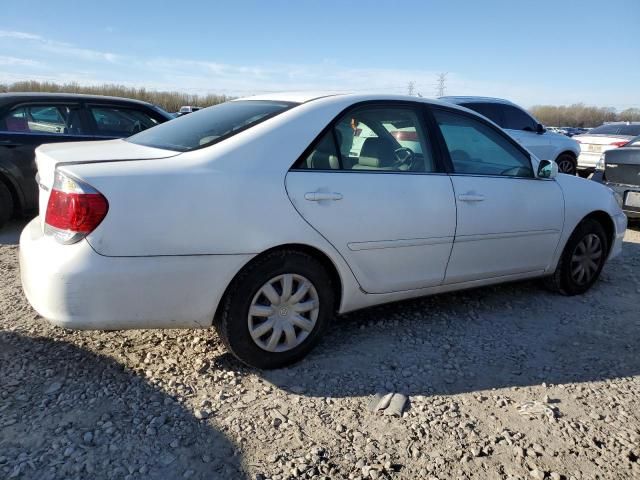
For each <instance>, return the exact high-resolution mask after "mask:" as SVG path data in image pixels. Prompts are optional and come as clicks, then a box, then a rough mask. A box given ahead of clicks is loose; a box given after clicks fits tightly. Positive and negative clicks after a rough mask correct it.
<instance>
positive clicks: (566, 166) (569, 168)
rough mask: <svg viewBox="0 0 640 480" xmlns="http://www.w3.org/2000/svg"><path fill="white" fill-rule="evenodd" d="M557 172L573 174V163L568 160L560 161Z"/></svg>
mask: <svg viewBox="0 0 640 480" xmlns="http://www.w3.org/2000/svg"><path fill="white" fill-rule="evenodd" d="M558 170H559V171H560V172H562V173H573V163H572V162H571V161H570V160H560V162H559V163H558Z"/></svg>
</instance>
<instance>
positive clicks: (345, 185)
mask: <svg viewBox="0 0 640 480" xmlns="http://www.w3.org/2000/svg"><path fill="white" fill-rule="evenodd" d="M361 134H363V136H364V137H365V138H364V139H361V138H359V137H360V135H361ZM398 138H400V139H402V143H401V141H399V140H398ZM406 138H410V139H411V142H405V141H404V139H406ZM286 188H287V192H288V194H289V197H290V199H291V201H292V203H293V205H294V206H295V208H296V209H297V210H298V212H299V213H300V214H301V215H302V216H303V217H304V218H305V220H306V221H307V222H308V223H309V224H310V225H311V226H312V227H313V228H315V229H316V230H317V231H318V232H319V233H320V234H321V235H322V236H324V237H325V238H326V239H327V240H328V241H329V242H330V243H331V244H332V245H333V246H334V247H335V248H336V249H337V250H338V251H339V252H340V254H341V255H342V256H343V257H344V259H345V260H346V261H347V263H348V264H349V266H350V267H351V269H352V271H353V273H354V275H355V276H356V278H357V280H358V282H359V283H360V285H361V286H362V288H363V290H365V291H366V292H368V293H387V292H393V291H403V290H411V289H418V288H423V287H429V286H434V285H439V284H441V283H442V281H443V280H444V275H445V270H446V266H447V262H448V260H449V255H450V253H451V247H452V245H453V238H454V234H455V225H456V210H455V208H456V207H455V200H454V197H453V188H452V185H451V180H450V178H449V177H448V176H447V175H446V174H443V173H442V170H441V167H440V166H439V165H438V164H437V162H436V161H435V160H434V156H433V154H432V149H431V142H430V139H429V138H428V136H427V135H426V129H425V128H424V124H423V121H422V113H421V110H419V109H417V108H414V107H413V106H411V104H389V105H384V104H383V105H365V106H360V107H356V108H355V109H353V110H351V111H350V112H347V113H346V114H345V115H344V116H342V117H341V118H340V119H338V121H337V122H335V124H334V125H333V126H332V128H331V129H329V130H328V131H327V132H326V134H325V135H324V136H323V137H321V138H320V140H319V141H318V142H317V143H316V144H315V145H313V146H312V147H311V148H310V150H309V151H308V152H306V153H305V154H304V155H303V156H302V158H301V159H300V161H299V162H298V163H297V164H296V165H295V166H294V168H293V169H292V170H291V171H290V172H289V173H288V174H287V177H286Z"/></svg>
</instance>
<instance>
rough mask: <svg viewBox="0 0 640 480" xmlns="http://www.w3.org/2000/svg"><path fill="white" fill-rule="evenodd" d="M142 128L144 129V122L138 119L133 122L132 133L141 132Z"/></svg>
mask: <svg viewBox="0 0 640 480" xmlns="http://www.w3.org/2000/svg"><path fill="white" fill-rule="evenodd" d="M142 130H144V128H142V123H141V122H140V120H136V121H135V123H134V124H133V127H131V133H132V134H136V133H140V132H141V131H142Z"/></svg>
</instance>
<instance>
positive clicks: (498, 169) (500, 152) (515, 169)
mask: <svg viewBox="0 0 640 480" xmlns="http://www.w3.org/2000/svg"><path fill="white" fill-rule="evenodd" d="M433 114H434V117H435V120H436V123H437V125H438V126H439V130H440V132H441V135H442V137H441V141H442V144H443V146H444V147H445V150H446V153H447V154H448V155H449V158H450V161H451V169H452V174H451V180H452V181H453V187H454V192H455V195H456V203H457V231H456V237H455V243H454V245H453V250H452V253H451V260H450V261H449V265H448V268H447V273H446V278H445V283H447V284H451V283H459V282H467V281H473V280H482V279H488V278H493V277H502V276H509V275H515V274H522V273H533V272H541V271H542V270H544V269H545V268H547V267H548V266H549V264H550V262H551V259H552V256H553V254H554V252H555V249H556V246H557V244H558V241H559V238H560V233H561V231H562V226H563V219H564V201H563V196H562V191H561V189H560V187H559V186H558V184H557V183H556V182H555V180H546V179H539V178H536V177H535V176H534V175H533V169H532V164H531V159H530V156H529V154H528V153H526V152H525V151H524V150H522V148H521V147H519V146H518V145H517V144H515V143H514V142H513V140H511V139H509V138H508V137H507V136H505V135H504V133H503V132H502V131H500V130H499V129H497V128H495V127H493V126H492V125H490V124H489V123H487V122H484V121H483V120H481V119H480V118H477V117H475V116H472V115H469V114H466V113H464V112H461V111H450V110H446V109H436V108H434V109H433Z"/></svg>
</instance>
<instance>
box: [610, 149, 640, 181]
mask: <svg viewBox="0 0 640 480" xmlns="http://www.w3.org/2000/svg"><path fill="white" fill-rule="evenodd" d="M604 175H605V179H606V181H607V182H611V183H619V184H623V185H636V186H640V147H625V148H620V149H616V150H611V151H609V152H607V154H606V155H605V170H604Z"/></svg>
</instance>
